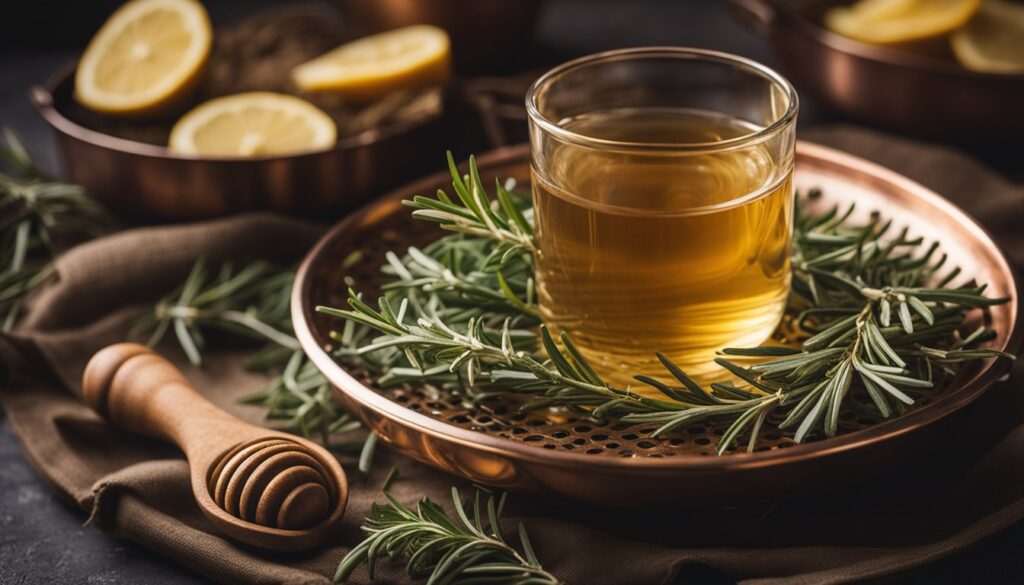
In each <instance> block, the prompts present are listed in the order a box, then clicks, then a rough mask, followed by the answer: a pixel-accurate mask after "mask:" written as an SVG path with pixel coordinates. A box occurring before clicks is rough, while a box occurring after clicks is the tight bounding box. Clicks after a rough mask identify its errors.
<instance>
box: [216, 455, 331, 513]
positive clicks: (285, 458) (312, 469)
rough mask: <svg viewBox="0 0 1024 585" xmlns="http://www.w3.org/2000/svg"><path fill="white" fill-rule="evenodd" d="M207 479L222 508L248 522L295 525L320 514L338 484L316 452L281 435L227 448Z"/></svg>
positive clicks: (325, 509)
mask: <svg viewBox="0 0 1024 585" xmlns="http://www.w3.org/2000/svg"><path fill="white" fill-rule="evenodd" d="M207 485H208V487H209V489H210V496H211V497H212V498H213V500H214V501H215V502H216V503H217V505H218V506H220V507H221V508H222V509H223V510H224V511H226V512H227V513H229V514H231V515H232V516H235V517H236V518H241V519H242V520H246V521H248V522H255V523H256V524H259V525H261V526H268V527H270V528H279V529H283V530H301V529H303V528H309V527H311V526H315V525H317V524H319V523H321V522H322V521H324V520H326V519H327V518H328V517H329V516H330V514H331V511H332V510H333V509H334V505H335V503H336V502H337V501H338V497H339V494H338V486H337V485H336V483H335V481H334V480H333V478H332V476H331V474H330V473H328V471H327V469H326V467H325V466H324V465H323V463H321V462H320V460H319V459H318V458H317V455H316V453H313V452H312V451H311V450H310V449H308V448H307V447H305V446H304V445H302V444H300V443H298V442H296V441H291V440H289V439H285V438H262V439H257V440H255V441H252V442H249V443H243V444H240V445H237V446H235V447H234V448H232V449H230V450H228V451H227V452H226V453H224V455H222V456H221V457H220V460H219V461H218V462H217V464H216V465H215V466H214V467H213V470H212V471H211V473H210V477H209V481H208V482H207Z"/></svg>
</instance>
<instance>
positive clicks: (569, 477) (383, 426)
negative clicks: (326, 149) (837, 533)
mask: <svg viewBox="0 0 1024 585" xmlns="http://www.w3.org/2000/svg"><path fill="white" fill-rule="evenodd" d="M479 163H480V170H481V173H482V174H483V176H484V180H485V181H492V180H493V179H492V178H490V177H492V176H501V177H515V178H516V179H517V180H519V181H520V184H525V183H524V181H528V179H529V152H528V149H527V147H526V146H525V145H524V146H517V147H512V148H502V149H499V150H496V151H492V153H490V154H489V155H486V156H484V157H482V158H481V159H480V160H479ZM448 181H449V179H448V177H447V174H446V173H442V174H437V175H434V176H431V177H428V178H426V179H423V180H421V181H417V182H416V183H413V184H412V185H408V186H406V187H403V188H402V189H399V190H397V191H394V192H392V193H391V194H390V195H387V196H386V197H384V198H382V199H380V200H379V201H377V202H375V203H373V204H372V205H370V206H367V207H364V208H363V209H362V210H361V211H359V212H356V213H355V214H353V215H350V216H349V217H348V218H346V219H345V220H344V221H342V222H341V223H339V224H338V225H336V226H335V227H334V228H333V229H332V230H330V231H329V232H328V233H327V234H326V235H325V236H324V237H323V238H322V239H321V240H320V242H319V243H318V244H317V245H316V246H315V247H314V248H313V250H312V251H311V252H310V253H309V255H307V256H306V259H305V261H304V262H303V263H302V266H301V268H300V269H299V273H298V277H297V280H296V283H295V288H294V289H293V292H292V319H293V321H294V323H295V330H296V333H297V334H298V338H299V341H300V342H301V344H302V347H303V349H304V350H305V351H306V353H307V354H308V355H309V356H310V357H311V359H312V360H313V361H314V363H315V364H316V365H317V367H318V368H319V369H320V370H321V371H322V372H323V373H324V375H325V376H326V377H327V378H328V380H330V381H331V383H332V384H333V385H334V386H335V388H336V389H337V396H338V398H339V399H340V401H341V402H342V403H343V405H344V406H345V408H347V409H348V410H349V411H350V412H352V413H355V414H356V415H358V416H359V417H360V418H361V419H362V420H363V421H364V422H365V423H366V424H367V426H369V428H371V429H373V430H374V431H376V432H377V433H378V434H379V435H380V437H381V439H382V440H383V441H385V442H386V443H388V444H389V445H390V446H391V447H392V448H393V449H395V450H397V451H398V452H400V453H402V454H404V455H407V456H409V457H412V458H414V459H417V460H420V461H423V462H425V463H428V464H430V465H433V466H435V467H437V468H439V469H442V470H445V471H448V472H450V473H453V474H455V475H459V476H462V477H464V478H466V479H469V480H471V481H473V482H476V483H480V484H484V485H488V486H495V487H498V488H502V489H507V490H512V491H518V492H526V493H533V494H544V495H554V496H563V497H568V498H572V499H576V500H582V501H587V502H594V503H599V504H612V505H624V504H625V505H629V504H630V503H631V504H632V505H650V506H654V505H661V504H683V503H685V502H687V501H700V502H703V503H707V502H718V503H739V502H743V501H750V500H773V499H775V498H778V497H781V496H783V495H786V496H794V495H799V494H802V493H807V492H811V491H816V490H820V489H823V488H825V487H828V486H829V485H833V484H840V483H846V482H850V481H852V480H854V479H856V478H859V477H863V476H865V475H866V474H869V473H871V472H874V471H877V470H879V469H881V468H884V467H886V466H890V465H895V464H899V463H900V462H906V461H907V460H908V458H911V457H913V456H914V455H915V453H918V452H920V451H921V450H923V449H928V448H934V446H935V444H936V443H935V440H936V439H940V438H942V436H943V430H945V429H948V428H950V427H949V425H950V423H951V422H952V421H953V420H954V419H955V418H956V417H954V416H953V415H954V414H955V413H957V412H958V411H960V410H961V409H962V408H963V407H965V406H967V405H968V404H969V403H971V402H972V401H974V400H975V399H976V398H978V397H979V396H980V395H981V394H982V393H983V392H984V391H985V390H986V389H988V388H989V387H990V386H991V385H992V384H993V383H994V382H995V381H996V380H997V379H998V378H999V377H1000V376H1002V375H1003V374H1004V373H1006V371H1007V370H1008V369H1009V364H1008V363H1007V361H1005V360H1003V361H998V362H994V361H991V360H990V361H986V362H984V363H979V364H977V365H976V366H974V367H973V368H967V369H966V370H965V371H964V372H963V373H962V375H961V376H960V377H959V378H958V379H957V380H954V381H953V382H952V383H951V384H949V386H948V387H947V388H945V389H943V390H941V391H938V392H936V394H935V395H934V397H932V398H930V399H928V400H925V401H922V402H921V403H919V404H918V405H917V406H916V407H915V409H914V410H912V411H910V412H909V413H907V414H906V415H904V416H902V417H900V418H896V419H892V420H890V421H887V422H884V423H881V424H877V425H875V426H865V425H864V423H863V422H862V421H858V420H856V419H855V418H850V417H847V418H844V419H843V421H842V423H841V424H842V428H843V431H844V432H843V434H841V435H839V436H836V437H834V438H830V439H823V440H818V441H813V442H810V443H805V444H800V445H796V444H793V443H792V441H791V440H790V439H788V438H785V437H783V436H780V435H778V434H773V433H768V434H766V435H764V437H763V439H764V441H763V444H762V446H761V447H760V450H759V451H757V452H755V453H751V454H747V453H745V452H744V453H736V452H731V453H728V454H726V455H723V456H715V455H713V450H714V445H715V443H716V442H717V439H718V437H719V436H720V435H721V432H722V429H723V427H722V425H714V424H712V425H707V426H696V427H693V428H690V429H688V430H686V431H685V432H682V433H679V434H677V435H674V436H672V437H671V438H665V439H661V440H652V439H649V438H647V437H646V436H645V433H646V432H649V431H650V430H651V429H647V428H645V427H644V426H643V425H639V424H634V425H625V424H622V423H607V424H604V425H601V424H597V423H595V422H593V421H591V420H586V419H579V418H572V417H573V416H574V415H564V416H557V417H553V416H548V415H545V414H544V413H533V414H529V415H523V414H518V413H517V412H516V411H515V409H514V407H513V408H509V406H508V405H498V404H491V405H489V406H488V405H481V406H477V407H467V406H465V405H464V404H463V402H462V399H461V397H460V396H458V395H457V394H453V393H449V392H447V391H443V390H439V389H436V388H432V387H427V386H420V387H413V386H401V387H396V388H389V389H381V388H376V387H374V386H373V384H372V377H371V376H370V375H369V373H368V372H367V371H365V370H363V369H361V368H352V369H346V368H344V367H342V366H341V365H339V364H338V363H337V362H335V361H334V360H333V359H332V358H331V357H330V355H329V354H328V353H327V351H325V348H329V347H330V344H331V341H330V338H329V337H328V333H329V332H330V331H331V329H333V328H339V327H340V323H339V322H338V321H337V320H334V319H331V318H328V317H325V316H324V315H320V314H317V313H316V312H315V310H314V308H315V306H316V305H320V304H326V305H332V306H345V298H346V295H345V290H346V288H347V285H346V284H345V282H344V279H345V278H346V277H347V276H351V277H352V278H354V279H355V282H356V283H357V286H358V287H359V288H360V290H362V291H363V292H365V293H367V294H369V295H370V296H371V298H372V296H373V295H372V293H373V292H374V291H373V290H371V289H370V288H368V287H369V286H374V285H376V284H377V283H379V267H380V265H381V264H382V263H383V262H384V254H385V252H387V251H388V250H390V249H401V248H402V247H404V246H408V245H410V244H422V243H424V242H425V241H429V240H430V239H432V238H435V237H437V235H438V228H436V227H435V226H434V225H433V224H428V223H426V222H417V221H414V220H412V219H410V218H409V212H408V209H407V208H404V207H403V206H402V205H401V204H400V201H401V200H402V199H403V198H408V197H411V196H412V195H414V194H422V193H432V192H433V191H435V190H436V189H437V188H440V187H448V186H449V185H448V184H447V183H448ZM796 183H797V187H798V188H799V189H807V188H809V187H812V186H818V187H821V188H822V189H823V190H824V193H825V197H823V199H824V200H826V201H823V202H822V203H821V204H822V205H831V204H832V203H834V202H841V203H846V202H850V201H856V202H857V204H858V213H859V214H860V218H861V219H864V218H865V216H866V215H867V214H869V213H870V212H871V211H872V210H879V209H880V210H882V211H883V212H884V213H885V214H887V215H888V216H890V217H893V218H894V220H895V221H896V222H897V224H899V223H905V224H908V225H910V226H912V229H913V231H914V232H915V233H917V234H919V235H922V236H924V237H925V238H927V239H931V238H935V237H938V236H940V235H941V236H942V241H943V242H944V243H945V244H946V246H947V247H946V248H945V249H944V250H945V251H946V252H947V253H948V254H949V262H950V264H949V265H950V266H952V265H961V266H963V267H964V268H965V269H966V270H967V271H968V272H969V273H970V275H971V276H973V277H975V278H977V279H978V280H979V281H981V282H987V283H988V284H989V287H990V288H989V293H990V294H991V295H993V296H1008V297H1011V298H1012V301H1011V302H1010V303H1008V304H1005V305H1001V306H998V307H993V308H992V310H991V311H989V312H987V313H986V314H984V315H982V314H981V313H980V312H979V313H978V315H977V317H978V318H979V319H980V318H982V317H984V319H985V320H986V321H987V323H988V325H989V326H990V327H991V328H992V329H993V330H994V331H995V332H996V334H997V337H996V339H995V340H994V341H993V342H992V346H994V347H998V348H1001V349H1004V350H1006V351H1009V352H1012V353H1014V354H1016V353H1018V352H1019V350H1020V347H1021V332H1020V330H1019V329H1018V327H1017V297H1016V290H1017V289H1016V284H1015V282H1014V276H1013V273H1012V271H1011V269H1010V266H1009V265H1008V264H1007V262H1006V259H1005V258H1004V257H1003V256H1002V254H1001V253H1000V252H999V250H998V248H997V247H996V245H995V244H994V243H993V242H992V240H991V238H989V236H988V235H987V234H986V233H985V231H984V230H983V229H982V228H980V227H979V226H978V225H977V224H976V223H974V222H973V221H972V220H971V219H970V218H969V217H967V216H966V215H965V214H964V213H963V212H962V211H960V210H959V209H957V208H956V207H955V206H954V205H952V204H951V203H949V202H948V201H946V200H945V199H943V198H942V197H941V196H939V195H937V194H935V193H934V192H932V191H929V190H928V189H926V188H924V187H923V186H921V185H919V184H917V183H914V182H912V181H910V180H909V179H906V178H904V177H902V176H900V175H898V174H896V173H894V172H892V171H889V170H886V169H884V168H882V167H879V166H878V165H875V164H873V163H869V162H867V161H864V160H862V159H858V158H856V157H853V156H850V155H848V154H844V153H841V152H838V151H835V150H832V149H829V148H825V147H822V146H818V145H814V144H809V143H799V144H798V146H797V171H796ZM355 250H361V251H362V253H363V256H362V259H361V260H360V261H359V262H357V263H356V264H355V265H353V266H351V267H350V268H348V269H342V268H341V259H343V258H346V257H349V254H351V253H352V252H353V251H355ZM638 494H642V496H641V497H638V496H637V495H638Z"/></svg>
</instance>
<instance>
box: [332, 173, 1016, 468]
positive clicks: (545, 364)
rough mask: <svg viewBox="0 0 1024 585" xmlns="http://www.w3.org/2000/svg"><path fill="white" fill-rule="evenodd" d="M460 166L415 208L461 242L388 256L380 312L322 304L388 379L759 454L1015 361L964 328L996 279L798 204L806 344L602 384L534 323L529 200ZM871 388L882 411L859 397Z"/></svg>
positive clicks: (795, 310)
mask: <svg viewBox="0 0 1024 585" xmlns="http://www.w3.org/2000/svg"><path fill="white" fill-rule="evenodd" d="M449 166H450V170H451V174H452V184H453V187H454V190H455V193H456V195H457V198H458V201H456V200H453V199H452V198H449V197H447V196H446V195H444V194H443V192H441V193H439V194H438V198H437V199H436V200H435V199H429V198H425V197H416V198H414V199H413V200H412V201H411V202H407V204H409V205H410V206H411V207H413V208H415V209H416V211H414V212H413V216H414V217H418V218H420V219H426V220H430V221H435V222H440V223H441V224H442V227H444V228H446V229H448V230H450V231H455V232H458V233H457V234H455V235H449V236H445V237H442V238H440V239H438V240H437V241H435V242H433V243H432V244H430V245H429V246H426V247H424V248H423V249H422V250H418V249H410V251H409V253H408V254H406V255H405V256H404V257H402V258H399V257H398V256H397V255H395V254H389V255H388V265H387V266H385V267H384V272H385V274H387V275H388V276H390V277H392V279H393V280H392V281H390V282H388V283H386V284H385V285H384V286H383V287H382V293H383V296H381V298H380V299H379V300H378V302H377V305H376V307H374V306H371V305H370V304H368V303H366V302H364V301H363V300H362V298H361V297H360V295H359V294H357V293H356V292H355V291H354V290H353V291H350V298H349V305H350V308H349V309H347V310H346V309H338V308H332V307H318V308H317V310H318V311H320V312H323V313H326V314H329V315H333V316H336V317H340V318H342V319H345V320H346V325H345V328H344V329H343V331H342V332H341V333H340V334H337V335H335V339H336V340H337V341H339V343H340V347H339V349H338V350H337V352H336V354H337V356H338V357H339V359H343V360H358V361H361V362H362V363H364V364H366V365H367V366H368V367H370V368H371V369H373V370H374V371H376V372H378V374H379V375H380V379H379V383H380V384H382V385H390V384H395V383H403V382H424V381H430V382H435V383H436V382H441V383H450V384H460V385H463V386H465V387H467V388H469V389H470V391H471V392H473V394H474V398H475V399H476V400H487V399H494V398H496V397H500V396H501V395H503V394H505V393H508V392H515V393H522V394H527V395H530V396H531V397H532V399H531V400H530V401H529V402H527V403H526V405H525V406H523V408H525V409H531V408H541V407H549V406H561V407H568V408H571V409H574V410H577V411H579V412H581V413H584V414H585V415H587V416H592V417H595V418H603V417H617V418H620V419H621V420H623V421H626V422H637V423H640V422H644V423H656V424H657V425H659V426H658V427H657V429H656V430H655V431H654V432H653V435H654V436H660V435H663V434H665V433H668V432H671V431H673V430H676V429H679V428H683V427H686V426H688V425H691V424H693V423H697V422H701V421H708V420H710V421H726V422H728V423H729V425H728V428H727V429H726V430H725V432H724V433H723V436H722V439H721V441H720V443H719V445H718V450H719V452H720V453H722V452H725V451H726V450H727V449H729V447H730V446H731V445H733V444H734V443H736V442H738V440H739V439H740V438H741V437H746V439H747V441H746V445H747V449H748V450H750V451H752V450H754V449H755V448H756V445H757V440H758V437H759V435H760V433H761V431H762V429H763V428H764V427H765V426H766V424H772V425H774V426H776V427H778V428H779V429H782V430H786V431H788V432H791V433H792V437H793V439H794V440H795V441H796V442H801V441H804V440H805V439H806V438H808V437H809V436H810V435H812V434H813V433H816V432H820V434H822V435H825V436H832V435H834V434H836V432H837V431H838V427H839V416H840V414H841V413H842V412H843V411H844V410H850V411H854V412H856V413H857V414H858V415H859V416H860V417H861V418H864V417H868V418H872V419H884V418H888V417H891V416H895V415H898V414H900V413H902V412H904V411H905V409H906V408H907V406H908V405H911V404H913V403H914V402H915V399H916V398H917V397H919V396H921V395H923V394H926V393H928V392H930V391H931V390H932V389H933V388H935V387H936V386H937V385H938V384H940V383H941V381H942V379H943V377H946V378H948V377H951V376H954V375H955V374H956V372H957V370H958V368H959V367H961V366H962V364H963V363H965V362H967V361H972V360H978V359H986V358H1007V359H1013V358H1014V356H1011V355H1009V354H1006V353H1004V352H1000V351H997V350H993V349H988V348H983V347H979V345H980V344H981V343H983V342H984V341H987V340H989V339H990V338H991V336H992V333H991V332H990V331H988V330H987V329H986V328H985V327H983V326H982V327H978V328H977V329H975V330H973V331H970V332H967V331H965V330H964V327H965V323H966V319H967V311H968V310H970V309H974V308H981V307H988V306H992V305H996V304H1000V303H1004V302H1006V301H1007V299H1002V298H998V299H993V298H988V297H986V296H985V295H984V290H985V287H984V286H975V285H973V284H968V285H962V286H951V283H952V282H953V281H954V280H955V279H956V278H957V277H958V275H959V272H960V271H959V269H957V268H954V269H952V270H950V271H949V272H947V273H946V274H945V275H944V276H940V271H941V270H942V268H943V266H944V264H945V260H946V256H945V255H943V254H941V253H940V252H939V250H938V245H937V244H932V245H930V246H928V247H927V248H925V250H924V252H922V251H921V249H922V248H923V247H924V242H923V240H922V239H921V238H911V237H910V236H909V235H908V230H907V229H903V230H902V231H900V232H899V233H897V234H895V235H894V236H892V237H889V234H890V232H891V231H893V230H892V222H891V221H883V220H882V218H881V217H880V216H879V215H878V214H875V215H873V216H872V218H871V219H870V221H868V222H867V223H865V224H852V223H851V221H850V217H851V216H852V214H853V211H854V207H853V205H851V206H849V207H848V208H846V209H843V210H840V209H839V208H838V207H835V208H832V209H831V210H829V211H827V212H825V213H823V214H814V213H811V212H809V211H808V209H807V208H806V206H805V204H804V202H803V200H802V198H799V197H798V204H797V210H796V218H795V233H794V245H793V254H792V271H793V293H794V294H793V295H792V297H791V301H790V312H791V318H792V319H793V323H794V325H795V328H796V331H797V336H798V337H797V339H795V340H792V341H793V343H792V344H791V346H766V347H757V348H732V349H726V350H724V351H723V352H722V355H721V356H719V357H718V359H716V362H717V363H718V365H720V366H721V367H723V368H725V369H726V370H727V371H728V372H730V373H731V374H732V375H734V377H735V380H734V381H732V382H728V383H713V384H710V385H709V386H708V387H703V386H701V385H699V384H697V383H696V382H695V381H694V380H693V379H691V378H690V377H689V376H687V374H686V373H685V372H683V371H682V370H681V369H680V368H679V367H678V366H676V365H675V364H674V363H672V362H671V360H669V359H668V358H666V357H665V356H661V355H659V356H658V357H659V359H660V360H661V362H662V364H663V365H664V367H665V369H666V372H667V373H668V374H670V375H671V378H672V379H674V380H675V382H674V383H665V382H663V381H660V380H657V379H654V378H651V377H649V376H646V375H638V376H636V380H637V381H638V382H639V383H641V384H645V385H649V386H651V387H653V388H655V389H657V390H658V391H659V392H660V394H661V395H662V396H663V398H660V399H653V398H647V397H644V396H639V395H637V394H636V393H635V392H633V391H632V389H631V388H629V387H627V388H617V387H614V386H612V385H610V384H608V383H607V382H605V381H604V380H603V379H601V377H600V376H599V375H598V374H597V373H596V372H595V371H594V369H593V368H592V367H591V366H590V364H588V363H587V361H586V360H585V359H584V358H583V357H582V355H581V354H580V353H579V352H578V351H577V350H576V348H575V347H574V346H573V344H572V340H571V338H570V336H569V335H568V334H566V333H565V332H562V333H561V334H560V335H559V336H558V338H557V339H556V338H555V336H553V335H551V333H550V332H549V331H548V330H547V328H545V327H544V326H543V325H540V326H539V327H537V326H538V325H539V321H538V319H537V308H536V304H535V300H534V298H533V278H532V276H533V264H532V252H533V250H534V246H533V243H532V230H531V229H530V227H529V219H530V218H531V210H530V208H529V198H528V196H526V195H523V194H518V193H516V192H514V190H513V189H512V188H511V186H509V187H505V186H502V185H501V184H500V183H499V189H498V199H497V200H496V201H495V200H492V199H491V198H490V197H489V196H488V195H487V193H486V191H485V189H484V186H483V183H482V181H481V179H480V175H479V172H478V170H477V168H476V164H475V161H474V160H473V159H472V158H470V163H469V168H470V172H469V174H468V175H466V176H462V175H460V173H459V172H458V170H457V169H456V167H455V165H454V163H453V162H452V159H451V156H450V155H449ZM818 197H820V192H819V191H813V192H811V193H810V194H809V195H808V199H815V198H818ZM520 220H522V222H521V221H520ZM522 224H525V225H522ZM455 251H458V252H455ZM353 324H356V325H357V326H358V327H359V329H356V328H355V327H356V325H353ZM366 328H368V329H370V330H372V331H373V332H374V334H375V335H376V336H374V335H371V334H366V332H365V331H364V330H363V329H366ZM355 331H359V332H360V333H359V334H358V335H356V334H355V333H354V332H355ZM538 331H539V333H538ZM357 336H358V337H359V338H360V341H357V342H354V341H353V340H354V338H356V337H357ZM858 392H864V393H866V395H867V396H868V397H869V398H870V403H871V404H872V405H873V408H867V407H865V406H864V405H862V404H861V403H860V402H858V401H857V400H854V399H852V398H851V396H853V395H854V394H855V393H858Z"/></svg>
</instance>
